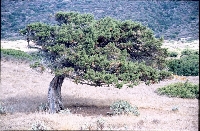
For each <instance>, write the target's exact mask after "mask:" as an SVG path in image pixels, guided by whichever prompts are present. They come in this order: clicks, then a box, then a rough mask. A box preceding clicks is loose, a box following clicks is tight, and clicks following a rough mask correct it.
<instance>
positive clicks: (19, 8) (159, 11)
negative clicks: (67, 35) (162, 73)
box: [1, 0, 199, 39]
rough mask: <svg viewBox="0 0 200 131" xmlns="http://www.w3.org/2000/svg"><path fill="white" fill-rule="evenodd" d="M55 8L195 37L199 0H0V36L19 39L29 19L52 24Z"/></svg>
mask: <svg viewBox="0 0 200 131" xmlns="http://www.w3.org/2000/svg"><path fill="white" fill-rule="evenodd" d="M57 11H78V12H81V13H92V14H94V16H95V18H96V19H98V18H102V17H105V16H111V17H113V18H116V19H121V20H125V19H127V20H128V19H131V20H133V21H139V22H141V23H142V24H144V25H146V26H148V27H150V28H151V29H152V30H153V31H154V32H155V35H156V37H160V36H164V38H165V39H178V38H185V37H191V39H199V1H167V0H166V1H131V0H3V1H2V2H1V39H19V38H22V36H19V34H18V30H19V29H21V28H24V27H25V25H27V24H28V23H31V22H38V21H41V22H47V23H50V24H54V23H55V21H54V18H53V17H54V14H55V13H56V12H57Z"/></svg>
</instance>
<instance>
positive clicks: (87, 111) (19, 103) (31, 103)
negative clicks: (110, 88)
mask: <svg viewBox="0 0 200 131" xmlns="http://www.w3.org/2000/svg"><path fill="white" fill-rule="evenodd" d="M91 101H92V102H94V103H106V101H107V100H96V99H89V98H84V101H83V98H74V97H73V96H69V95H65V96H64V97H63V103H64V107H65V109H69V110H70V112H71V113H72V114H79V115H82V116H99V115H102V116H106V115H107V112H110V106H108V105H102V104H101V105H98V104H90V103H91ZM1 102H2V103H3V106H4V107H5V108H6V112H9V113H34V112H38V111H39V110H38V107H39V106H40V105H41V103H44V104H46V103H47V97H46V96H34V97H31V96H20V97H10V98H6V99H1Z"/></svg>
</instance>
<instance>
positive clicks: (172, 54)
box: [169, 51, 178, 57]
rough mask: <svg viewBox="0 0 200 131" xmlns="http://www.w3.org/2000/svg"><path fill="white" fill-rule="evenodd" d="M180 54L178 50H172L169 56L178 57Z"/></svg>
mask: <svg viewBox="0 0 200 131" xmlns="http://www.w3.org/2000/svg"><path fill="white" fill-rule="evenodd" d="M177 56H178V52H175V51H172V52H169V57H177Z"/></svg>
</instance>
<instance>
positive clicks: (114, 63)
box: [20, 12, 171, 88]
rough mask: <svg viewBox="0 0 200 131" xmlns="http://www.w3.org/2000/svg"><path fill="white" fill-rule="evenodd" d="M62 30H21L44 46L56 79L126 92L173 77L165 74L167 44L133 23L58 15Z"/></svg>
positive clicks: (38, 27) (39, 26) (32, 27)
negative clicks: (62, 77)
mask: <svg viewBox="0 0 200 131" xmlns="http://www.w3.org/2000/svg"><path fill="white" fill-rule="evenodd" d="M55 18H56V20H57V21H58V24H57V25H53V26H52V25H48V24H45V23H32V24H29V25H27V27H26V28H25V29H23V30H21V31H20V32H21V34H23V35H27V36H28V37H29V38H30V40H33V41H34V42H35V43H36V44H37V45H40V46H42V50H43V51H44V52H46V57H47V58H48V59H49V61H50V63H51V68H52V70H53V71H54V72H55V74H56V75H65V77H69V78H72V79H74V80H75V82H77V83H85V81H87V82H89V83H91V84H94V85H96V86H101V85H103V84H107V85H110V84H112V85H115V86H117V87H119V88H120V87H121V86H122V85H123V84H126V83H130V82H131V83H132V84H135V85H137V84H138V83H139V82H140V81H144V82H146V84H150V83H155V82H158V81H160V80H162V79H164V78H167V77H168V76H170V75H171V73H170V72H167V71H162V69H163V68H165V58H166V57H167V50H166V49H163V48H161V45H162V41H163V39H162V38H160V39H157V38H155V37H154V35H153V32H152V31H151V30H150V29H149V28H147V27H145V26H143V25H141V24H140V23H136V22H133V21H118V20H115V19H113V18H110V17H105V18H102V19H100V20H95V19H94V17H93V15H91V14H79V13H77V12H58V13H56V15H55Z"/></svg>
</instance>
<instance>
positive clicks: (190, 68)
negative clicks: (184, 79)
mask: <svg viewBox="0 0 200 131" xmlns="http://www.w3.org/2000/svg"><path fill="white" fill-rule="evenodd" d="M167 65H168V67H169V71H172V72H173V73H174V74H177V75H184V76H198V75H199V55H195V54H191V55H186V56H182V57H181V58H180V59H173V60H169V61H168V64H167Z"/></svg>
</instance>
